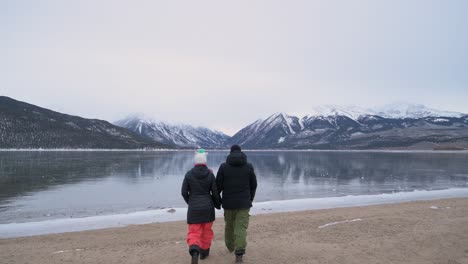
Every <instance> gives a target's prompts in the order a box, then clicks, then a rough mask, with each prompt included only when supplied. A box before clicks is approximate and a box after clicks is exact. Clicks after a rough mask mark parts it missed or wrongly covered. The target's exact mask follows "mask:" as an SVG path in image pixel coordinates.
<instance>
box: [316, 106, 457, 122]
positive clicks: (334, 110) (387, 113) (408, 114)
mask: <svg viewBox="0 0 468 264" xmlns="http://www.w3.org/2000/svg"><path fill="white" fill-rule="evenodd" d="M335 115H340V116H346V117H349V118H351V119H355V120H357V119H359V117H363V116H369V115H377V116H381V117H385V118H400V119H401V118H422V117H428V116H432V117H441V116H443V117H461V116H463V115H464V114H463V113H458V112H450V111H440V110H436V109H433V108H428V107H426V106H424V105H422V104H409V103H392V104H387V105H384V106H380V107H375V108H363V107H359V106H355V105H348V106H338V105H325V106H317V107H313V108H312V111H311V112H310V114H309V115H308V116H335Z"/></svg>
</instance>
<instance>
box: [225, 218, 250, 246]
mask: <svg viewBox="0 0 468 264" xmlns="http://www.w3.org/2000/svg"><path fill="white" fill-rule="evenodd" d="M249 212H250V209H241V210H226V209H225V210H224V223H225V225H226V226H225V229H224V241H225V243H226V247H227V249H228V250H229V251H230V252H233V251H236V252H235V253H236V255H244V254H245V248H246V246H247V228H248V227H249Z"/></svg>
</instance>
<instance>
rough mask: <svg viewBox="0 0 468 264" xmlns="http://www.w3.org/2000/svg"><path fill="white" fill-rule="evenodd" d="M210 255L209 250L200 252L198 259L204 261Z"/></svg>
mask: <svg viewBox="0 0 468 264" xmlns="http://www.w3.org/2000/svg"><path fill="white" fill-rule="evenodd" d="M209 255H210V248H208V249H202V250H200V259H206V258H207V257H208V256H209Z"/></svg>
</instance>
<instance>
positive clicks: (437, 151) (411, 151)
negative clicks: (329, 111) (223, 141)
mask: <svg viewBox="0 0 468 264" xmlns="http://www.w3.org/2000/svg"><path fill="white" fill-rule="evenodd" d="M195 149H196V148H188V149H175V148H174V149H79V148H77V149H72V148H70V149H67V148H63V149H62V148H58V149H55V148H54V149H41V148H38V149H22V148H20V149H2V148H0V152H15V151H17V152H28V151H30V152H107V151H109V152H112V151H115V152H177V151H180V152H189V151H190V152H191V151H193V150H195ZM206 150H208V151H219V152H229V149H228V148H227V147H226V148H225V149H206ZM242 151H245V152H252V151H255V152H363V153H365V152H370V153H374V152H377V153H378V152H381V153H468V149H457V150H455V149H440V150H439V149H243V150H242Z"/></svg>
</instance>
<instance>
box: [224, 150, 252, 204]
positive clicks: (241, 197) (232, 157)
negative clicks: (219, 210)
mask: <svg viewBox="0 0 468 264" xmlns="http://www.w3.org/2000/svg"><path fill="white" fill-rule="evenodd" d="M216 185H217V186H218V190H219V192H220V193H222V199H221V200H222V204H223V208H224V209H228V210H236V209H248V208H250V207H252V201H253V199H254V197H255V191H256V190H257V177H256V176H255V172H254V168H253V166H252V164H250V163H248V162H247V156H246V155H245V154H244V153H243V152H242V151H233V152H231V153H230V154H229V155H228V157H227V159H226V162H225V163H223V164H221V166H220V167H219V170H218V173H217V175H216Z"/></svg>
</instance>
